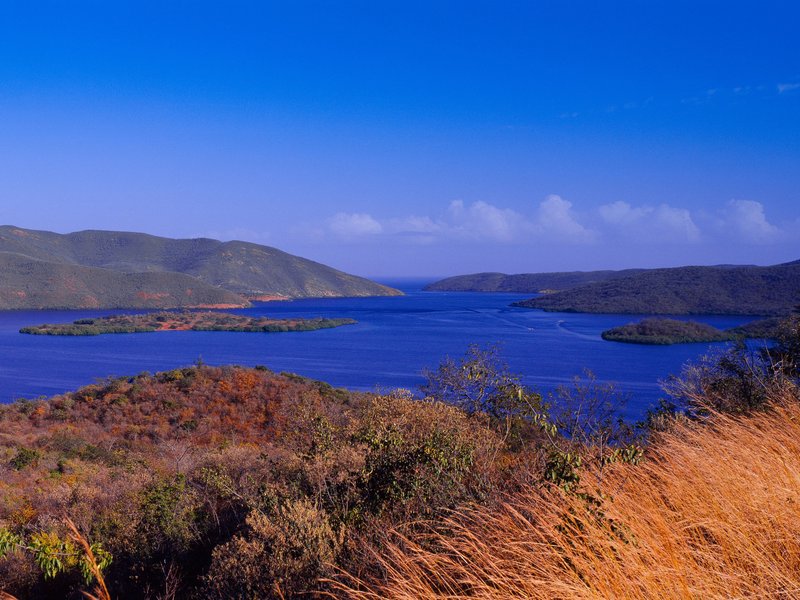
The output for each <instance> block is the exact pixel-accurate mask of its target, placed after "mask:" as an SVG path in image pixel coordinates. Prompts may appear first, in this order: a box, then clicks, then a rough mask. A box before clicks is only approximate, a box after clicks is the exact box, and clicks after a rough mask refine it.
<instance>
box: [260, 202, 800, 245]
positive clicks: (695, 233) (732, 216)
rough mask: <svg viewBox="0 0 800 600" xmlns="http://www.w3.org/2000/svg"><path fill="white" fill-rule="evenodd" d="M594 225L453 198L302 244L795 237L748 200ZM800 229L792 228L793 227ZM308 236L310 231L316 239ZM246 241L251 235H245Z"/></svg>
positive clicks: (353, 223)
mask: <svg viewBox="0 0 800 600" xmlns="http://www.w3.org/2000/svg"><path fill="white" fill-rule="evenodd" d="M595 211H596V212H594V213H593V214H594V219H592V220H591V221H590V220H588V216H587V215H586V214H583V215H582V214H581V213H579V212H577V211H575V210H574V206H573V204H572V202H570V201H568V200H565V199H564V198H562V197H561V196H557V195H550V196H547V197H546V198H545V199H544V200H542V201H541V202H540V203H538V205H536V206H535V208H534V209H533V210H532V211H530V212H528V213H527V214H525V213H521V212H518V211H516V210H513V209H511V208H504V207H501V206H497V205H494V204H491V203H489V202H485V201H476V202H471V203H466V202H464V201H463V200H454V201H452V202H450V203H449V204H448V205H446V206H445V207H443V210H442V212H440V213H439V214H438V215H434V216H429V215H407V216H399V217H392V218H379V217H373V216H372V215H370V214H367V213H346V212H340V213H337V214H335V215H334V216H333V217H331V218H330V219H328V220H327V221H326V222H325V223H324V227H323V228H319V227H317V228H316V229H315V228H314V227H313V224H309V225H308V226H307V227H304V228H303V232H304V236H305V237H306V238H309V237H315V239H319V240H323V239H325V238H330V237H333V238H338V239H341V240H354V241H355V240H377V239H381V240H389V239H395V240H396V241H397V242H398V243H403V244H435V243H442V242H446V241H462V242H472V243H480V242H484V243H493V244H526V245H531V244H537V243H550V244H561V245H569V244H572V245H574V244H592V243H600V242H602V243H611V244H614V243H616V242H620V243H628V244H634V246H631V247H638V246H641V247H644V246H647V245H653V244H658V245H681V244H687V243H688V244H699V243H710V244H727V243H731V242H734V241H735V242H736V243H739V244H765V243H773V242H776V243H780V242H786V241H789V240H791V239H800V233H798V234H795V233H793V232H792V228H791V227H790V226H789V224H786V226H785V227H783V228H780V227H777V226H776V225H774V224H772V223H770V222H769V221H768V220H767V218H766V215H765V213H764V206H763V205H762V204H761V203H759V202H755V201H752V200H732V201H730V202H729V203H727V204H726V205H725V207H724V208H723V209H721V210H718V211H716V213H707V212H704V211H702V210H698V211H690V210H689V209H686V208H680V207H676V206H673V205H671V204H666V203H662V204H658V205H649V204H640V205H635V204H630V203H628V202H624V201H616V202H611V203H608V204H604V205H602V206H598V207H597V208H596V209H595ZM799 229H800V228H799ZM314 232H318V233H317V234H316V236H315V235H314ZM246 237H248V238H249V237H252V236H246Z"/></svg>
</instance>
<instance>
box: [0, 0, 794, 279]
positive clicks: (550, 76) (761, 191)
mask: <svg viewBox="0 0 800 600" xmlns="http://www.w3.org/2000/svg"><path fill="white" fill-rule="evenodd" d="M798 22H800V8H799V7H798V5H797V4H796V3H795V2H790V1H786V2H769V1H768V2H758V3H755V2H702V1H699V2H682V1H669V2H667V1H663V2H662V1H656V0H648V1H642V0H640V1H636V2H578V1H574V2H569V1H563V0H562V1H553V2H532V1H527V2H498V1H494V2H469V1H461V2H430V1H428V2H413V1H408V0H406V1H403V2H392V1H386V2H374V1H373V2H302V1H291V2H288V1H287V2H280V3H269V2H252V3H247V2H225V3H221V2H214V3H204V2H141V1H140V2H135V3H134V2H131V3H124V2H80V1H76V2H69V3H66V2H63V1H54V2H35V3H33V2H4V3H2V4H0V221H2V222H3V223H9V224H15V225H18V226H22V227H29V228H38V229H48V230H54V231H60V232H67V231H74V230H80V229H92V228H94V229H123V230H134V231H145V232H148V233H154V234H158V235H167V236H175V237H196V236H210V237H218V238H222V239H246V240H250V241H255V242H258V243H265V244H270V245H274V246H277V247H279V248H282V249H285V250H287V251H290V252H294V253H298V254H301V255H303V256H307V257H309V258H313V259H315V260H318V261H321V262H325V263H328V264H331V265H333V266H336V267H339V268H342V269H345V270H349V271H352V272H355V273H358V274H363V275H369V276H380V277H392V276H414V275H420V276H438V275H450V274H457V273H465V272H475V271H483V270H494V271H505V272H526V271H551V270H572V269H594V268H625V267H640V266H670V265H679V264H690V263H691V264H714V263H741V262H746V263H757V264H769V263H775V262H782V261H788V260H793V259H797V258H800V37H799V36H798V35H797V33H796V29H797V23H798Z"/></svg>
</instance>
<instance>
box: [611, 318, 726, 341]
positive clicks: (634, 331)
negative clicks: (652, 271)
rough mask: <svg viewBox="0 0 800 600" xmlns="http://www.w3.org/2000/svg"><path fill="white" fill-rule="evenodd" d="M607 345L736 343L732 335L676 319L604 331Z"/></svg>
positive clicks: (639, 322) (651, 321) (645, 321)
mask: <svg viewBox="0 0 800 600" xmlns="http://www.w3.org/2000/svg"><path fill="white" fill-rule="evenodd" d="M601 336H602V338H603V339H604V340H608V341H610V342H626V343H628V344H653V345H669V344H688V343H693V342H705V343H708V342H726V341H730V340H733V339H736V337H737V334H736V333H733V332H732V331H722V330H720V329H717V328H716V327H712V326H711V325H707V324H705V323H698V322H697V321H679V320H677V319H642V320H641V321H638V322H636V323H628V324H627V325H622V326H621V327H613V328H612V329H607V330H606V331H604V332H603V333H602V334H601Z"/></svg>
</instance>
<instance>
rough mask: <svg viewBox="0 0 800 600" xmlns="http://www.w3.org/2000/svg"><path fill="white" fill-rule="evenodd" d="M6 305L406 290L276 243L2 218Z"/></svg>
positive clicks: (157, 302) (164, 302)
mask: <svg viewBox="0 0 800 600" xmlns="http://www.w3.org/2000/svg"><path fill="white" fill-rule="evenodd" d="M0 254H1V255H2V258H0V261H2V265H3V269H2V270H1V271H0V309H21V308H177V307H205V306H246V305H247V304H248V303H249V302H250V301H251V300H263V299H276V298H287V299H288V298H308V297H343V296H392V295H399V294H401V292H399V291H398V290H395V289H393V288H390V287H387V286H384V285H381V284H378V283H375V282H373V281H370V280H368V279H364V278H362V277H356V276H354V275H350V274H347V273H343V272H342V271H338V270H336V269H333V268H331V267H328V266H325V265H323V264H320V263H317V262H314V261H311V260H307V259H305V258H300V257H299V256H294V255H292V254H288V253H286V252H282V251H281V250H278V249H277V248H272V247H269V246H261V245H258V244H252V243H249V242H239V241H232V242H221V241H219V240H213V239H208V238H197V239H171V238H164V237H158V236H153V235H148V234H144V233H131V232H120V231H80V232H76V233H69V234H58V233H52V232H48V231H34V230H29V229H21V228H18V227H11V226H2V227H0Z"/></svg>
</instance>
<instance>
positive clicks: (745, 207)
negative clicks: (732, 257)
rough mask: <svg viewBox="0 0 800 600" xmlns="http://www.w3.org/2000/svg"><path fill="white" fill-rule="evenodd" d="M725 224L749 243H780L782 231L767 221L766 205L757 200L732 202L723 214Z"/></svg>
mask: <svg viewBox="0 0 800 600" xmlns="http://www.w3.org/2000/svg"><path fill="white" fill-rule="evenodd" d="M723 224H724V226H725V227H726V228H728V229H733V230H734V231H735V232H736V233H737V234H738V235H740V236H741V237H742V238H744V239H745V240H746V241H749V242H756V243H765V242H773V241H778V240H779V239H780V238H781V237H782V232H781V230H780V229H779V228H778V227H776V226H775V225H773V224H771V223H770V222H769V221H767V216H766V215H765V214H764V205H763V204H761V203H760V202H756V201H755V200H731V201H730V202H728V206H727V208H726V209H725V211H724V213H723Z"/></svg>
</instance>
